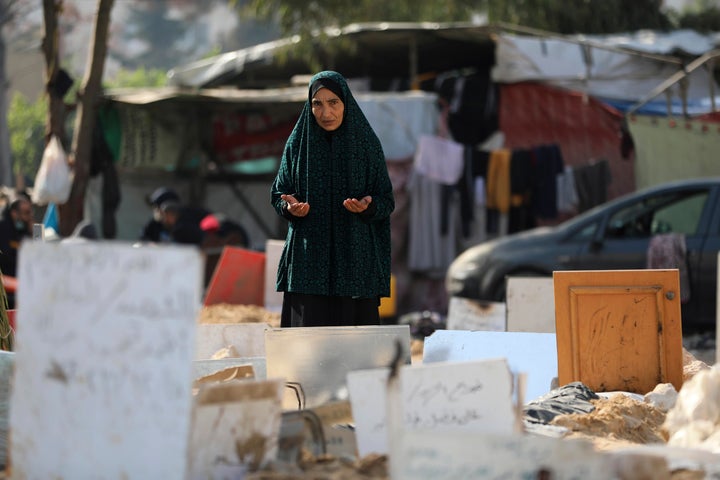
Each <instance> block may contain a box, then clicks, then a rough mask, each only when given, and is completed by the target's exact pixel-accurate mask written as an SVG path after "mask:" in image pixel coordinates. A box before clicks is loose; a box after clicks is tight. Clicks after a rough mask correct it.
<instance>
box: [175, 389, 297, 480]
mask: <svg viewBox="0 0 720 480" xmlns="http://www.w3.org/2000/svg"><path fill="white" fill-rule="evenodd" d="M283 388H284V382H283V381H282V380H278V379H274V380H261V381H254V380H234V381H230V382H227V383H220V384H212V385H207V386H205V387H204V388H201V389H200V392H199V393H198V395H197V399H196V403H195V408H194V411H193V428H192V438H191V441H190V450H189V459H190V461H189V464H190V477H189V478H190V479H192V480H201V479H207V480H215V479H223V478H228V479H229V478H243V476H244V474H245V473H246V472H248V471H254V470H257V469H258V468H260V467H262V466H264V465H265V464H266V463H268V462H269V461H271V460H273V459H274V458H275V457H276V456H277V449H278V435H279V432H280V421H281V414H282V411H281V407H280V403H281V399H282V390H283Z"/></svg>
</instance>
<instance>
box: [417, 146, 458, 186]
mask: <svg viewBox="0 0 720 480" xmlns="http://www.w3.org/2000/svg"><path fill="white" fill-rule="evenodd" d="M463 151H464V148H463V146H462V145H461V144H459V143H457V142H455V141H453V140H450V139H447V138H442V137H438V136H435V135H421V136H420V139H419V140H418V146H417V150H416V151H415V170H417V172H418V173H420V174H421V175H423V176H425V177H427V178H429V179H431V180H434V181H436V182H439V183H442V184H443V185H455V184H456V183H457V182H458V180H460V176H461V175H462V173H463V164H464V160H463Z"/></svg>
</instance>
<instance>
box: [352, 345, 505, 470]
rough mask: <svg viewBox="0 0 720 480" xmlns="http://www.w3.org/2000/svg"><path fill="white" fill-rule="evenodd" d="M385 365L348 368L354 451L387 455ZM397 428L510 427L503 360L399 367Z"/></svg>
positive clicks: (491, 430)
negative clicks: (361, 368) (354, 438)
mask: <svg viewBox="0 0 720 480" xmlns="http://www.w3.org/2000/svg"><path fill="white" fill-rule="evenodd" d="M389 372H390V370H389V369H388V368H378V369H372V370H358V371H353V372H350V373H348V375H347V382H348V389H349V391H350V402H351V405H352V411H353V420H354V422H355V434H356V438H357V445H358V454H359V455H360V456H361V457H362V456H365V455H368V454H371V453H378V454H389V453H390V451H389V445H388V436H389V434H390V433H389V431H388V421H387V411H388V404H387V395H388V389H387V384H388V374H389ZM399 392H400V399H399V405H400V415H399V416H400V418H401V421H400V422H399V428H401V429H402V430H404V431H417V430H429V431H436V432H455V431H458V432H462V431H471V432H476V433H493V434H496V433H503V434H511V433H513V432H514V431H515V428H516V425H517V422H516V415H515V410H514V408H513V398H512V374H511V373H510V368H509V367H508V365H507V362H506V360H505V359H493V360H481V361H471V362H455V363H450V362H447V363H435V364H429V365H414V366H410V365H406V366H403V367H401V368H400V377H399Z"/></svg>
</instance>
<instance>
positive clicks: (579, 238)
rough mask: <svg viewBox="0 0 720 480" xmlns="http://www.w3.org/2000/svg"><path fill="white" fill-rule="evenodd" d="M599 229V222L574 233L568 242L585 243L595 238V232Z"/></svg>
mask: <svg viewBox="0 0 720 480" xmlns="http://www.w3.org/2000/svg"><path fill="white" fill-rule="evenodd" d="M596 229H597V222H593V223H591V224H589V225H586V226H585V227H583V228H581V229H579V230H578V231H577V232H575V233H573V234H572V235H571V236H570V237H569V239H568V240H570V241H571V242H585V241H588V240H590V239H592V238H593V236H594V235H595V230H596Z"/></svg>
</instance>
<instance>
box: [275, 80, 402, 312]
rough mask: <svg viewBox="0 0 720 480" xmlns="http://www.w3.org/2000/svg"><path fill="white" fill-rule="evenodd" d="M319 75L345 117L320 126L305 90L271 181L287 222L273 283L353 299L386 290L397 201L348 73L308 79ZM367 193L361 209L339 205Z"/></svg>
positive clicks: (283, 288) (376, 295)
mask: <svg viewBox="0 0 720 480" xmlns="http://www.w3.org/2000/svg"><path fill="white" fill-rule="evenodd" d="M322 78H330V79H331V80H333V81H334V82H335V83H336V84H337V85H338V86H339V87H340V89H341V90H342V94H343V95H342V96H341V98H340V99H341V100H342V101H343V103H344V106H345V113H344V119H343V122H342V125H341V126H340V127H339V128H338V129H337V130H335V131H333V132H327V131H325V130H324V129H322V128H321V127H320V126H319V125H318V123H317V121H316V120H315V117H314V116H313V114H312V108H311V105H310V100H311V98H308V101H307V102H306V103H305V106H304V107H303V110H302V112H301V114H300V118H299V120H298V122H297V124H296V125H295V128H294V129H293V131H292V133H291V135H290V138H289V139H288V141H287V144H286V146H285V151H284V153H283V157H282V160H281V163H280V168H279V171H278V174H277V177H276V179H275V182H274V183H273V185H272V204H273V207H274V208H275V210H276V211H277V213H278V214H279V215H282V216H283V217H285V218H287V219H288V220H289V222H290V225H289V230H288V234H287V238H286V242H285V248H284V250H283V252H282V256H281V257H280V263H279V266H278V276H277V290H278V291H281V292H290V293H296V294H307V295H321V296H327V297H348V298H354V299H358V298H365V299H368V298H369V299H372V298H379V297H383V296H385V297H387V296H389V295H390V213H391V212H392V211H393V209H394V208H395V201H394V198H393V193H392V184H391V183H390V178H389V176H388V173H387V167H386V165H385V156H384V154H383V151H382V146H381V145H380V141H379V140H378V138H377V135H375V132H374V131H373V130H372V128H371V126H370V124H369V123H368V121H367V119H366V118H365V115H364V114H363V113H362V111H361V110H360V107H359V106H358V104H357V102H356V101H355V99H354V98H353V96H352V93H351V92H350V89H349V88H348V86H347V82H346V81H345V79H344V78H343V77H342V76H341V75H340V74H339V73H336V72H331V71H325V72H321V73H318V74H317V75H315V76H314V77H313V78H312V79H311V80H310V85H311V86H312V84H313V83H314V82H315V81H316V80H318V79H322ZM310 96H311V94H309V95H308V97H310ZM282 194H291V195H293V196H294V197H295V198H296V199H297V200H298V201H299V202H307V203H308V204H309V205H310V210H309V213H308V215H307V216H305V217H294V216H292V215H290V214H288V212H286V211H285V210H284V208H285V206H286V205H285V201H284V200H282V199H281V198H280V195H282ZM366 195H370V196H372V202H371V203H370V206H369V208H368V209H367V210H366V211H364V212H362V213H352V212H350V211H348V210H346V209H345V207H344V206H343V200H345V199H347V198H357V199H361V198H363V197H364V196H366ZM328 300H329V299H328ZM341 323H342V322H341Z"/></svg>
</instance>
